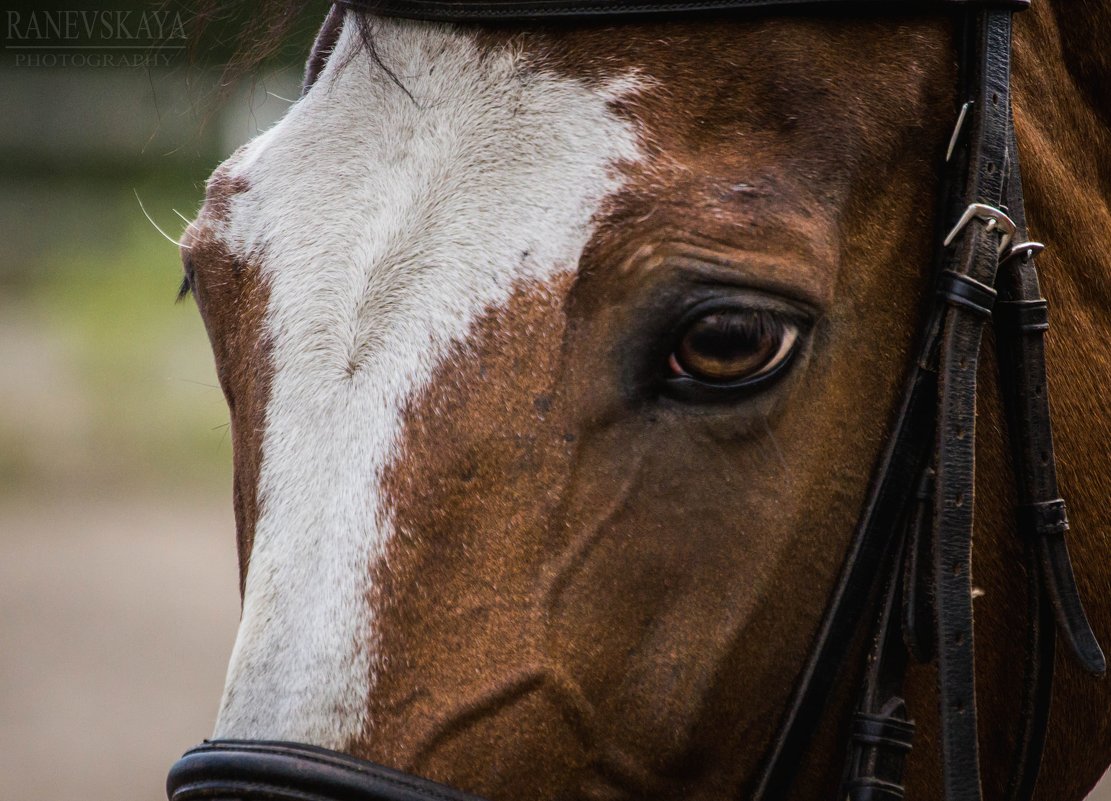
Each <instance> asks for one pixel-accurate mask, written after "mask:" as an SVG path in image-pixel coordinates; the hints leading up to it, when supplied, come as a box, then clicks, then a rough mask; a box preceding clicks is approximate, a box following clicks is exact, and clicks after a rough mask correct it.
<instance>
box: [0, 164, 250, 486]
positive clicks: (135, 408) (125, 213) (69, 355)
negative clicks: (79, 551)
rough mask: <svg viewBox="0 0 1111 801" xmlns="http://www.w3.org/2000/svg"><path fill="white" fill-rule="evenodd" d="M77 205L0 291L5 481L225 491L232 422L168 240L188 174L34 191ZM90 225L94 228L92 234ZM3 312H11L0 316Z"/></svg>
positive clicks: (182, 206)
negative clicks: (183, 296)
mask: <svg viewBox="0 0 1111 801" xmlns="http://www.w3.org/2000/svg"><path fill="white" fill-rule="evenodd" d="M37 190H38V191H39V192H45V193H46V195H48V196H51V195H52V196H57V197H62V196H64V197H65V198H66V199H67V200H68V201H69V202H70V203H71V204H72V205H73V206H74V207H85V208H86V209H87V213H86V214H84V215H82V214H79V213H77V212H75V211H74V210H73V209H72V208H71V209H69V213H68V214H66V215H64V216H61V217H58V218H55V220H54V224H55V226H56V228H55V229H54V230H53V231H52V235H51V236H50V238H49V241H48V243H47V244H46V245H45V247H42V248H41V249H39V250H37V251H36V252H35V253H33V254H29V255H28V256H27V259H28V261H27V262H25V263H24V264H22V265H21V269H19V270H18V271H9V272H8V273H7V279H8V280H7V281H6V282H5V283H4V284H3V285H0V286H2V289H0V335H2V336H3V337H4V338H5V340H6V341H5V343H4V346H5V347H6V349H7V350H6V351H5V352H7V353H10V358H9V361H10V362H15V364H14V365H12V364H9V365H7V367H9V368H10V369H6V370H5V377H4V381H5V382H6V383H8V386H7V387H6V388H5V391H4V392H3V394H0V485H2V486H3V487H5V488H7V489H8V490H10V491H20V492H22V491H26V490H27V489H29V488H35V487H40V488H41V487H51V486H53V487H58V488H63V487H65V488H68V489H80V488H83V489H88V490H94V491H95V490H101V489H104V488H106V487H110V486H119V485H121V484H127V485H131V486H137V487H139V486H148V487H154V486H175V485H198V484H205V485H211V484H214V483H220V484H224V483H226V482H227V481H228V480H229V470H230V444H229V442H228V435H227V414H226V410H225V406H224V401H223V397H222V394H221V392H220V390H219V388H218V387H217V385H216V379H215V375H214V372H213V367H212V362H211V356H210V354H209V351H208V344H207V338H206V336H205V332H204V327H203V325H202V323H201V320H200V318H199V316H198V314H197V312H196V309H195V308H193V307H192V303H191V301H189V300H186V301H185V302H183V303H181V304H175V303H174V298H175V293H176V289H177V287H178V284H179V282H180V279H181V268H180V262H179V258H178V253H177V248H176V247H175V246H174V245H173V244H172V243H171V242H169V241H167V240H166V239H164V238H163V237H162V236H161V235H160V234H159V233H158V232H157V231H155V229H154V228H153V226H152V225H151V223H150V222H148V220H147V219H146V217H145V216H144V214H143V211H142V209H141V208H140V204H139V200H138V198H141V199H142V203H143V205H144V206H145V207H146V208H147V209H148V211H149V213H150V214H151V215H152V216H155V217H157V218H158V219H159V224H160V225H161V226H162V227H164V228H166V229H168V232H172V234H171V235H176V233H177V232H178V231H180V230H181V228H182V226H183V225H184V223H183V222H182V221H181V220H180V219H179V218H177V217H176V215H175V214H174V212H173V210H174V209H177V210H178V211H181V212H182V213H183V214H184V215H185V216H190V215H191V214H192V212H193V210H194V208H195V206H196V203H197V201H198V198H199V197H200V190H199V188H198V186H197V185H196V184H195V183H194V182H192V181H190V180H189V179H188V178H187V177H186V176H182V175H173V174H157V175H145V176H141V177H138V178H136V179H131V180H128V179H124V180H117V181H109V180H107V179H105V178H103V177H100V178H98V179H97V180H95V181H83V180H82V179H81V178H80V177H73V178H71V179H69V180H64V181H55V182H52V183H51V184H49V185H46V186H44V185H42V184H41V183H40V184H39V185H38V187H37ZM90 225H91V226H93V230H91V231H90V230H88V228H87V226H90ZM5 312H7V313H5Z"/></svg>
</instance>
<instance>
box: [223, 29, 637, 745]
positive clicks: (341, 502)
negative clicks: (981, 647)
mask: <svg viewBox="0 0 1111 801" xmlns="http://www.w3.org/2000/svg"><path fill="white" fill-rule="evenodd" d="M353 28H354V26H352V25H347V26H346V29H345V30H344V32H343V34H342V36H341V38H340V41H339V43H338V45H337V48H336V52H335V55H334V56H333V57H332V59H331V61H330V63H329V65H328V67H327V69H326V70H325V72H324V74H323V75H322V77H321V78H320V80H319V82H318V83H317V85H316V86H315V87H314V88H313V89H312V91H310V92H309V93H308V95H307V96H306V97H305V98H304V99H302V100H301V101H300V102H298V103H297V104H296V105H294V106H293V107H292V108H291V109H290V111H289V113H288V114H287V115H286V117H285V118H284V119H283V120H282V121H281V122H280V123H279V124H278V125H276V126H275V127H274V128H272V129H271V130H270V131H268V132H267V133H265V134H263V135H262V136H260V137H258V138H257V139H256V140H254V141H253V142H252V143H251V144H249V145H247V146H246V147H245V148H243V149H241V150H240V151H239V152H238V153H236V154H235V155H234V156H233V157H232V158H231V159H230V160H229V161H228V162H227V164H226V168H227V170H228V173H229V174H230V176H232V177H239V176H241V177H243V178H244V179H246V183H247V185H248V187H249V188H248V189H247V191H245V192H243V193H242V194H239V195H237V196H235V198H234V199H233V200H232V201H231V205H230V213H229V215H228V221H227V224H226V225H225V226H224V227H223V229H222V235H223V238H224V241H225V244H226V245H227V247H229V248H230V249H231V251H232V252H234V253H236V254H238V255H240V256H242V257H244V258H245V259H246V260H247V261H249V262H250V263H253V264H257V265H259V266H260V269H261V271H262V280H264V281H265V282H266V283H267V285H268V286H269V306H268V308H267V310H266V318H265V319H266V323H265V333H266V335H267V336H268V337H269V338H270V341H271V343H272V354H273V371H274V372H273V379H272V383H271V389H270V393H271V394H270V401H269V406H268V408H267V410H266V422H265V431H264V436H263V445H262V457H263V460H262V466H261V475H260V483H259V499H260V517H259V519H258V522H257V527H256V532H255V540H254V549H253V553H252V554H251V561H250V569H249V572H248V574H247V585H246V593H245V597H244V603H243V618H242V622H241V623H240V627H239V634H238V639H237V640H236V644H235V650H234V652H233V653H232V657H231V663H230V665H229V667H228V677H227V685H226V687H225V691H224V698H223V702H222V705H221V709H220V714H219V719H218V722H217V725H216V732H215V736H217V737H242V738H265V739H282V740H297V741H301V742H308V743H314V744H317V745H322V746H325V747H331V748H342V747H344V745H345V744H346V743H348V742H349V741H350V740H351V739H352V738H353V737H355V736H356V735H358V734H359V733H360V731H361V730H362V729H363V727H364V726H365V725H366V724H367V721H366V710H367V703H368V697H369V694H370V692H371V689H372V685H373V682H374V674H375V655H374V649H373V644H374V626H375V621H374V619H373V611H372V609H371V607H370V605H369V602H368V596H369V584H370V580H371V579H370V577H371V573H372V567H373V566H374V564H375V562H376V560H378V559H380V558H381V556H382V554H383V552H384V549H385V545H386V543H387V541H388V540H389V538H390V536H391V532H392V520H391V515H392V512H391V510H390V509H389V508H387V506H386V505H385V503H384V499H383V498H382V497H381V493H380V486H379V485H380V482H381V478H382V474H383V471H384V469H385V468H386V467H387V466H388V465H389V464H390V462H391V460H392V459H393V458H395V457H396V455H397V453H396V450H397V448H398V443H399V439H400V433H401V418H400V415H401V413H402V410H403V408H404V407H405V404H406V401H407V400H409V399H410V398H412V397H413V396H414V395H415V394H416V393H419V392H420V391H421V389H422V388H423V387H425V386H426V385H427V384H428V383H429V381H430V380H431V378H432V376H433V375H434V373H435V370H436V367H437V365H438V364H439V362H440V361H441V359H443V358H444V356H445V355H446V354H447V353H448V352H449V351H450V349H451V348H452V345H453V343H455V342H457V341H459V340H462V339H463V338H465V337H466V336H467V333H468V330H469V328H470V326H471V325H472V323H473V322H474V321H475V320H476V319H477V318H478V317H479V316H480V315H482V314H483V313H484V312H486V311H487V310H488V309H490V308H496V307H498V306H500V305H504V303H505V302H506V301H507V300H508V298H509V295H510V292H511V290H512V288H513V286H514V285H515V284H516V283H518V282H520V281H545V280H550V279H552V278H553V277H555V276H557V275H559V274H561V273H563V272H565V271H569V270H574V269H575V268H576V266H577V263H578V260H579V257H580V255H581V253H582V250H583V247H584V246H585V244H586V243H587V240H588V239H589V237H590V234H591V227H592V218H593V217H594V215H595V214H596V213H597V211H598V209H599V207H600V205H601V204H602V203H603V201H604V200H605V198H606V197H607V196H609V195H610V194H612V193H613V192H615V191H616V190H617V189H618V188H619V186H620V178H619V176H618V175H617V173H616V169H615V168H616V166H617V165H619V163H620V162H622V161H631V160H634V159H636V158H637V157H638V150H637V146H636V137H635V133H634V131H633V129H632V126H631V125H630V124H629V123H628V122H626V121H623V120H621V119H619V118H618V117H617V115H615V114H614V112H613V110H612V108H611V107H610V105H609V104H610V101H612V100H614V99H616V98H617V97H619V96H620V95H622V94H624V93H626V92H628V91H631V90H632V89H634V88H635V81H633V80H632V79H631V78H629V77H628V76H626V77H625V78H624V79H622V80H615V81H614V82H613V83H612V84H611V85H609V86H608V87H601V88H599V87H597V86H595V87H588V86H586V85H585V84H583V83H581V82H578V81H576V80H574V79H571V78H568V77H561V76H558V75H555V74H552V73H548V72H544V71H539V72H538V71H535V70H531V71H530V70H526V69H525V68H524V64H523V63H522V60H521V58H520V56H519V54H515V53H513V52H510V51H508V50H502V51H498V52H496V53H490V52H486V53H483V52H481V51H480V50H479V49H478V47H477V46H476V44H475V43H474V40H473V38H472V36H471V35H470V34H468V33H466V32H464V31H461V30H458V29H455V28H451V27H448V26H439V25H429V24H423V23H414V22H395V21H382V22H380V23H377V30H376V34H375V41H376V45H377V48H378V52H379V54H380V55H381V57H382V59H383V61H384V62H385V63H386V64H388V65H389V66H390V67H391V68H392V69H393V70H394V71H395V72H396V74H397V75H398V76H399V77H400V79H401V81H402V83H403V84H404V86H405V87H406V89H408V90H409V92H410V93H411V94H412V98H410V97H409V96H407V95H406V94H405V93H404V92H403V91H402V90H401V89H400V88H398V86H397V85H396V84H394V83H393V82H391V81H390V80H389V79H388V78H387V77H386V76H385V75H384V74H383V73H382V71H381V70H379V69H377V68H376V67H373V66H372V65H371V64H370V62H369V59H368V57H367V55H366V54H365V53H362V54H358V55H355V56H354V57H352V58H350V60H348V59H349V57H350V56H351V54H352V53H353V52H354V51H355V49H356V48H357V46H358V37H357V35H356V34H355V31H354V30H353Z"/></svg>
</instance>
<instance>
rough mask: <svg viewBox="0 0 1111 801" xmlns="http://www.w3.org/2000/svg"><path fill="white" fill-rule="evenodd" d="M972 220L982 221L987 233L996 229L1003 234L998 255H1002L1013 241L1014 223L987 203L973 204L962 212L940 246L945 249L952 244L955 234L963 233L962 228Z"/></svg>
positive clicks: (1015, 228)
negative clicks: (985, 224)
mask: <svg viewBox="0 0 1111 801" xmlns="http://www.w3.org/2000/svg"><path fill="white" fill-rule="evenodd" d="M973 220H983V221H984V222H985V223H987V229H988V231H994V230H995V229H997V228H998V229H999V231H1000V232H1001V233H1002V234H1003V237H1002V238H1001V239H1000V240H999V248H998V252H999V253H1003V251H1004V250H1006V249H1007V245H1009V244H1011V240H1012V239H1014V236H1015V232H1016V231H1017V230H1018V227H1017V226H1016V225H1015V221H1014V220H1012V219H1011V218H1010V217H1008V216H1007V215H1006V214H1005V213H1003V212H1002V211H1000V210H999V209H997V208H996V207H995V206H989V205H988V204H987V203H973V204H972V205H971V206H969V207H968V208H967V209H965V210H964V214H962V215H961V218H960V219H959V220H957V224H956V225H954V226H953V230H952V231H950V232H949V236H947V237H945V241H944V242H943V243H942V244H943V245H944V246H945V247H949V245H951V244H953V240H954V239H956V238H957V234H959V233H960V232H961V231H963V230H964V227H965V226H966V225H968V224H969V223H970V222H972V221H973Z"/></svg>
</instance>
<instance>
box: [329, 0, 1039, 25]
mask: <svg viewBox="0 0 1111 801" xmlns="http://www.w3.org/2000/svg"><path fill="white" fill-rule="evenodd" d="M340 2H341V3H342V4H343V5H345V6H348V7H349V8H353V9H358V10H362V11H368V12H371V13H373V14H378V15H380V16H384V17H407V18H410V19H424V20H437V21H441V22H476V21H486V22H492V21H501V22H508V21H514V20H518V21H519V20H547V21H552V20H560V19H574V20H584V19H592V18H607V17H629V16H642V17H643V16H675V15H679V14H683V15H687V14H693V13H700V12H722V11H741V10H749V9H759V8H783V7H785V6H796V7H804V6H835V5H836V6H848V5H856V6H863V7H868V6H878V5H883V4H886V5H888V7H891V8H894V7H898V8H908V7H924V8H930V7H933V8H942V7H965V8H967V7H969V6H980V7H988V6H990V7H994V8H1008V9H1011V10H1020V9H1023V8H1026V7H1027V6H1029V5H1030V0H485V2H472V1H471V0H340Z"/></svg>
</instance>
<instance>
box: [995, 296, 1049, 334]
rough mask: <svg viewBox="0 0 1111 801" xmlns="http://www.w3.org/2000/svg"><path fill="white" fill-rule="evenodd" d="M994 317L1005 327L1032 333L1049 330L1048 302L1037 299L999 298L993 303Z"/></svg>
mask: <svg viewBox="0 0 1111 801" xmlns="http://www.w3.org/2000/svg"><path fill="white" fill-rule="evenodd" d="M995 319H996V320H997V321H998V322H999V323H1000V324H1001V325H1003V326H1006V327H1007V328H1010V329H1013V330H1017V331H1021V332H1023V333H1024V334H1033V333H1037V332H1039V331H1043V332H1044V331H1048V330H1049V304H1048V303H1046V301H1045V299H1044V298H1038V299H1037V300H1001V301H999V302H998V303H997V304H996V305H995Z"/></svg>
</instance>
